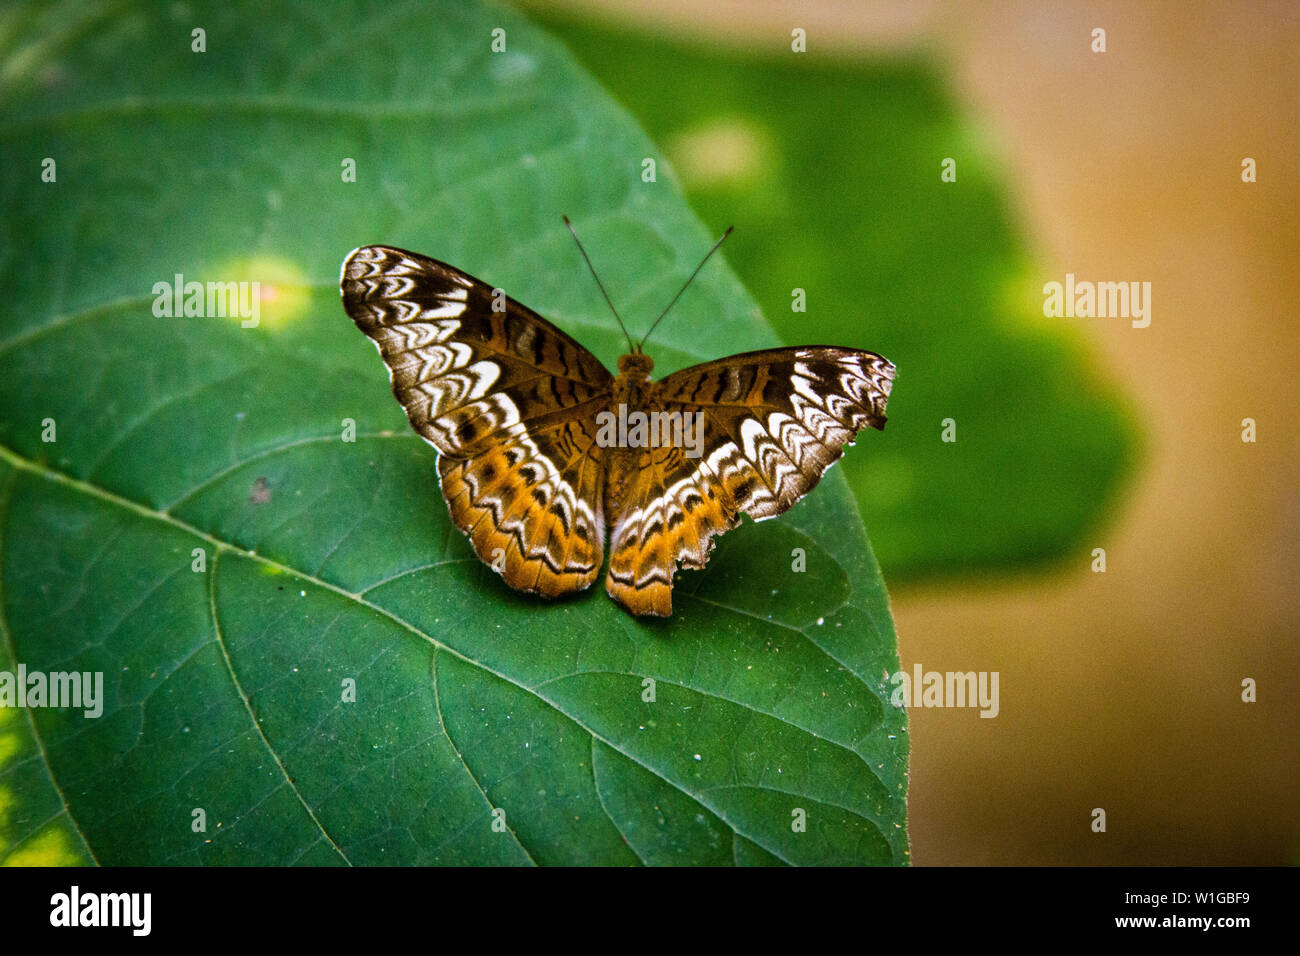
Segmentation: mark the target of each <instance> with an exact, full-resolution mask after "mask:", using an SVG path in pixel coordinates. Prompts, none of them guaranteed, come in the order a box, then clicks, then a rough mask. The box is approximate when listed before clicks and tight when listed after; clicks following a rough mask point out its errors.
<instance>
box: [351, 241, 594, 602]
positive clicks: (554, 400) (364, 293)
mask: <svg viewBox="0 0 1300 956" xmlns="http://www.w3.org/2000/svg"><path fill="white" fill-rule="evenodd" d="M340 286H341V290H342V294H343V304H344V308H345V309H346V310H347V312H348V314H349V315H350V316H351V317H352V319H353V320H354V321H355V322H356V324H357V326H358V327H359V328H360V329H361V331H363V332H364V333H365V334H366V335H367V336H368V337H369V338H370V339H371V341H373V342H374V343H375V345H376V346H377V347H378V349H379V353H380V355H381V356H382V358H383V360H384V363H385V364H386V365H387V366H388V369H389V374H390V377H391V379H392V386H393V394H394V395H395V396H396V397H397V400H398V402H400V403H401V405H402V407H403V408H404V409H405V411H406V414H407V417H408V419H409V420H410V422H411V427H412V428H414V429H415V431H416V433H417V434H419V435H420V436H421V437H423V438H424V439H425V440H426V441H428V442H429V443H430V444H431V445H433V446H434V447H435V448H436V449H437V450H438V452H439V462H438V470H439V476H440V482H441V485H442V491H443V496H444V497H445V498H446V500H447V505H448V508H449V510H450V512H451V516H452V519H453V521H455V523H456V525H457V526H458V527H459V528H460V529H461V530H462V531H464V532H465V534H466V535H468V536H469V538H470V540H471V542H472V543H473V545H474V549H475V551H476V552H477V553H478V555H479V557H480V558H482V560H483V561H484V562H486V563H487V564H489V565H491V566H492V567H493V568H494V569H496V570H497V571H499V572H500V573H501V574H502V576H503V577H504V578H505V580H506V583H508V584H509V585H510V586H511V587H514V588H517V589H519V590H524V591H532V592H535V593H539V594H543V595H545V596H546V597H558V596H560V595H562V594H566V593H570V592H572V591H576V590H580V589H582V588H585V587H588V586H590V585H591V583H592V582H593V581H594V580H595V578H596V576H597V575H598V574H599V571H600V565H601V562H602V559H603V554H604V535H605V526H604V515H603V507H602V504H603V494H604V478H605V466H604V461H603V450H602V449H601V448H599V447H598V446H597V444H596V442H595V433H596V428H595V424H594V423H595V417H596V413H597V412H599V411H600V410H602V409H604V408H607V407H608V405H609V395H610V387H611V383H612V381H613V377H612V376H611V375H610V374H609V372H608V371H606V369H605V368H604V366H603V365H601V364H600V362H599V360H597V359H596V358H595V356H593V355H592V354H591V353H590V352H588V351H587V350H586V349H585V348H583V347H582V346H581V345H580V344H579V343H578V342H577V341H575V340H574V339H572V338H571V337H570V336H568V335H566V334H565V333H564V332H562V331H560V330H559V329H557V328H556V327H555V326H553V325H551V324H550V323H548V322H547V321H546V320H544V319H542V318H541V317H540V316H538V315H537V314H536V313H534V312H532V311H531V310H530V309H527V308H526V307H524V306H522V305H520V304H519V303H517V302H515V301H514V300H513V299H509V298H506V297H504V296H502V295H500V293H499V292H498V291H497V290H494V289H492V288H491V287H490V286H488V285H487V284H486V283H483V282H480V281H479V280H477V279H475V278H473V277H472V276H469V275H467V274H466V273H464V272H461V271H460V270H458V269H455V268H453V267H451V266H448V265H446V264H445V263H441V262H437V261H436V260H433V259H429V258H426V257H424V256H421V255H417V254H415V253H410V252H405V251H403V250H400V249H394V248H390V247H387V246H364V247H362V248H360V249H357V250H356V251H355V252H353V253H352V254H351V255H350V256H349V257H348V258H347V260H346V261H345V262H344V264H343V272H342V277H341V280H340ZM494 306H496V308H494Z"/></svg>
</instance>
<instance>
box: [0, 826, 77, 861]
mask: <svg viewBox="0 0 1300 956" xmlns="http://www.w3.org/2000/svg"><path fill="white" fill-rule="evenodd" d="M3 850H4V847H0V852H3ZM83 862H84V861H83V860H82V859H81V858H80V856H79V855H78V854H76V853H74V852H73V850H72V844H71V841H70V840H69V839H68V831H67V830H66V829H64V828H63V827H62V825H61V824H59V823H51V824H50V825H49V826H47V827H46V828H45V830H44V832H42V833H40V834H38V835H37V836H35V837H33V838H32V839H31V840H29V841H27V843H26V844H25V845H24V846H22V847H21V848H19V849H17V850H15V851H14V852H13V853H11V854H10V855H9V856H7V857H5V860H4V863H3V864H0V865H3V866H77V865H79V864H81V863H83Z"/></svg>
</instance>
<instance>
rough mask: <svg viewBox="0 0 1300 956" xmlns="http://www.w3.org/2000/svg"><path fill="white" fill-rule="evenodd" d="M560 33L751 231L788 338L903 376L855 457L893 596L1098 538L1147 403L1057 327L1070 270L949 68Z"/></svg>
mask: <svg viewBox="0 0 1300 956" xmlns="http://www.w3.org/2000/svg"><path fill="white" fill-rule="evenodd" d="M538 15H539V16H540V17H541V18H542V22H543V23H546V24H547V25H549V26H550V27H551V28H552V30H553V31H554V32H556V33H557V34H558V35H560V36H562V37H564V40H565V42H566V43H567V44H568V45H569V46H570V48H572V49H573V50H574V52H575V53H576V54H578V56H579V57H580V59H581V60H582V61H583V62H584V63H585V64H586V65H587V66H589V67H590V68H591V69H592V71H593V72H594V73H595V74H596V76H597V77H599V78H600V79H601V81H602V82H604V83H605V84H606V85H607V86H608V87H609V89H610V90H611V91H612V92H613V93H614V94H615V95H616V96H618V98H619V99H620V100H621V101H622V102H623V103H625V104H626V105H627V106H628V107H629V109H631V110H632V112H633V113H634V115H636V117H637V118H638V119H639V120H641V122H643V123H644V124H645V126H646V129H647V130H648V131H649V133H650V135H651V136H652V137H654V139H655V140H656V142H658V143H660V144H662V145H663V147H664V150H663V156H661V161H662V159H663V158H666V159H668V160H670V161H671V164H672V165H671V168H672V169H673V170H675V171H676V173H677V174H678V176H680V179H681V181H682V183H683V188H684V189H685V192H686V196H687V198H688V199H689V200H690V202H691V205H692V207H694V208H695V209H697V210H698V211H699V212H700V214H701V215H702V216H703V217H704V219H705V221H707V222H709V223H710V224H711V225H712V226H713V228H714V230H715V232H716V231H718V230H721V229H723V228H725V227H726V226H727V225H730V224H732V223H735V224H736V226H737V230H736V234H735V235H734V236H732V238H731V239H729V240H728V243H727V254H728V258H729V260H730V261H731V262H732V263H733V264H734V265H735V268H736V271H737V272H738V273H739V275H740V277H741V279H742V280H743V281H744V282H745V284H746V286H747V287H748V288H749V289H750V290H751V291H752V292H753V293H754V296H755V298H757V300H758V301H759V303H760V304H761V305H762V307H763V311H764V314H765V315H766V316H767V317H768V318H769V319H770V320H771V322H772V323H773V325H774V326H775V327H776V330H777V332H778V333H779V334H780V336H781V338H782V340H784V341H786V342H789V343H791V344H797V343H810V342H813V341H817V342H822V341H825V342H830V343H835V344H839V345H847V346H853V347H858V348H866V349H871V350H873V351H877V352H880V353H881V354H882V355H886V356H888V357H889V358H890V359H891V360H892V361H893V362H894V363H895V364H896V365H897V366H898V368H899V374H898V382H897V387H896V388H895V392H894V396H893V398H892V400H891V402H890V409H889V410H890V426H889V429H888V430H887V431H886V433H885V434H884V435H883V436H882V437H881V440H879V441H875V442H871V443H870V447H869V448H867V449H861V450H858V451H857V453H854V454H849V455H848V456H846V457H845V460H844V471H845V474H846V476H847V477H848V480H849V483H850V485H851V487H852V488H853V492H854V495H855V496H856V498H857V501H858V504H859V506H860V507H861V510H862V514H863V516H864V518H865V519H866V522H867V526H868V527H869V528H870V529H871V537H872V543H873V544H874V546H875V548H876V551H877V553H878V554H879V556H880V561H881V564H882V565H883V566H884V568H885V569H886V571H887V572H888V573H889V575H890V579H891V580H894V581H897V580H916V579H925V578H936V577H953V576H956V577H961V578H969V577H970V576H971V575H972V574H979V575H990V574H997V573H999V572H1003V573H1005V572H1006V571H1008V570H1011V569H1016V568H1022V567H1030V566H1034V565H1041V564H1043V563H1045V562H1050V561H1052V560H1056V559H1060V558H1062V557H1063V556H1065V555H1068V554H1071V553H1077V552H1078V550H1079V548H1080V547H1081V546H1082V544H1083V542H1085V541H1088V540H1091V538H1090V537H1089V536H1090V535H1091V534H1093V532H1094V529H1095V528H1096V526H1097V524H1098V523H1099V522H1100V521H1101V520H1103V518H1104V516H1105V514H1106V512H1107V510H1108V506H1109V505H1111V504H1112V503H1113V502H1114V501H1115V499H1116V497H1117V495H1118V492H1119V490H1120V489H1121V488H1122V487H1123V486H1124V481H1125V479H1126V478H1127V477H1128V476H1129V475H1130V473H1131V472H1132V470H1133V468H1134V466H1135V462H1136V458H1137V454H1138V452H1137V447H1138V428H1137V425H1136V424H1135V419H1134V416H1133V414H1132V412H1131V402H1130V400H1129V399H1128V397H1127V396H1125V395H1124V394H1123V393H1122V392H1121V391H1120V389H1119V387H1118V386H1117V385H1116V384H1115V383H1114V381H1113V380H1112V378H1111V376H1110V375H1109V374H1107V372H1106V370H1105V369H1104V368H1103V367H1102V366H1101V363H1100V361H1099V359H1098V358H1097V357H1096V356H1095V355H1093V354H1091V351H1092V350H1091V348H1090V347H1089V346H1088V345H1087V344H1086V342H1085V340H1084V337H1083V333H1082V331H1081V330H1079V329H1076V328H1071V327H1070V326H1069V325H1068V324H1067V322H1066V320H1060V319H1045V318H1044V317H1043V313H1042V305H1043V296H1042V286H1043V283H1044V282H1045V281H1050V280H1053V279H1054V280H1057V281H1061V280H1063V279H1064V273H1065V271H1066V270H1065V268H1061V269H1060V270H1059V271H1055V270H1052V269H1050V268H1049V267H1047V266H1045V264H1044V263H1043V262H1042V261H1041V260H1038V259H1036V258H1035V256H1034V255H1033V254H1032V253H1031V252H1030V251H1028V250H1027V249H1026V247H1025V242H1024V240H1023V239H1021V237H1020V236H1019V234H1018V230H1019V226H1018V224H1017V223H1016V219H1015V214H1014V210H1015V206H1014V204H1013V202H1012V201H1011V200H1010V199H1008V196H1007V193H1008V182H1007V181H1008V178H1009V177H1008V174H1007V173H1006V172H1005V170H1004V164H1003V163H1002V162H1001V161H1000V160H999V159H998V158H997V156H996V154H994V153H992V152H991V151H990V149H989V144H988V141H987V139H986V137H985V136H984V135H983V134H982V133H981V131H980V130H979V129H978V127H975V126H973V123H972V120H971V119H969V118H968V117H966V116H964V115H963V113H962V111H961V110H960V109H959V107H958V106H957V104H956V102H955V97H954V96H953V94H952V93H951V92H950V91H949V90H948V89H947V86H946V83H945V80H944V72H945V70H944V67H943V66H942V65H941V64H936V63H934V62H933V61H932V60H931V59H930V58H929V57H928V56H924V55H920V54H916V53H908V54H899V55H892V56H883V57H882V56H876V57H869V58H862V59H848V58H845V57H843V56H840V57H831V56H827V55H824V54H823V55H818V54H817V53H815V52H813V50H814V49H815V47H816V38H812V39H811V40H810V52H808V53H807V54H802V55H801V54H793V53H791V52H790V41H789V37H788V35H787V36H785V37H784V38H783V37H782V36H780V35H777V36H770V37H769V40H768V42H767V43H766V45H763V44H761V43H758V42H754V43H750V44H748V45H746V46H744V47H732V46H728V45H722V44H719V43H717V42H712V41H710V40H709V39H707V38H706V39H696V40H695V41H693V42H692V41H689V40H687V39H686V38H682V39H678V38H676V37H672V38H669V37H657V36H654V35H649V34H646V33H643V32H638V33H632V32H627V31H624V30H619V29H615V28H612V27H605V26H599V25H595V24H592V23H589V22H580V21H577V20H575V19H573V17H572V16H571V15H566V14H563V13H556V12H553V11H551V10H547V11H541V10H539V11H538ZM666 63H671V64H672V69H664V68H663V64H666ZM649 75H653V76H654V77H655V80H654V82H653V83H647V82H645V77H646V76H649ZM656 155H658V154H656ZM950 157H951V158H953V159H955V160H956V181H955V182H944V181H943V180H942V178H941V176H940V173H941V163H942V162H943V160H944V159H945V158H950ZM665 168H667V167H665ZM795 288H799V289H802V290H804V293H805V296H806V299H805V305H806V308H807V311H806V312H795V311H793V310H792V301H793V300H792V295H791V293H792V290H793V289H795ZM1085 321H1098V322H1106V321H1116V320H1104V319H1102V320H1085ZM1134 334H1138V335H1140V334H1142V333H1134ZM946 419H952V420H953V421H954V422H955V423H956V437H957V440H956V441H955V442H944V441H941V440H940V438H941V431H942V427H943V425H942V423H943V422H944V421H945V420H946ZM1088 547H1091V545H1088Z"/></svg>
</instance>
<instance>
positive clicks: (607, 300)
mask: <svg viewBox="0 0 1300 956" xmlns="http://www.w3.org/2000/svg"><path fill="white" fill-rule="evenodd" d="M564 224H565V225H566V226H568V227H569V232H571V233H573V241H574V242H576V243H577V244H578V251H579V252H581V253H582V258H583V259H585V260H586V261H587V268H588V269H590V270H591V277H592V278H593V279H595V280H596V285H597V286H599V287H600V294H601V295H603V296H604V297H605V303H606V304H607V305H608V306H609V311H611V312H613V313H614V318H616V319H618V327H619V328H620V329H622V330H623V338H625V339H627V349H628V351H629V352H635V351H636V350H637V347H636V346H635V345H633V344H632V336H630V335H628V334H627V326H626V325H624V324H623V317H622V316H621V315H619V314H618V309H616V308H614V303H613V302H611V301H610V298H609V293H608V292H606V291H605V283H603V282H601V281H600V276H598V275H596V267H595V266H593V265H592V264H591V257H590V256H588V255H587V250H586V249H584V248H582V240H581V239H579V238H578V233H577V231H576V230H574V228H573V223H571V222H569V217H568V216H565V217H564Z"/></svg>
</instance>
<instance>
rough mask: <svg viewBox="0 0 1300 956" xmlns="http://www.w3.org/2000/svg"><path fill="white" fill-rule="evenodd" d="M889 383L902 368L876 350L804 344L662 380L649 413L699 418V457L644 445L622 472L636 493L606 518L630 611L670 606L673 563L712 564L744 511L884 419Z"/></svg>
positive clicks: (790, 491)
mask: <svg viewBox="0 0 1300 956" xmlns="http://www.w3.org/2000/svg"><path fill="white" fill-rule="evenodd" d="M893 380H894V366H893V365H892V364H891V363H890V362H889V361H887V360H886V359H884V358H882V357H881V356H879V355H876V354H875V353H874V352H864V351H858V350H855V349H843V348H837V347H832V346H805V347H802V348H789V349H767V350H764V351H760V352H750V353H746V354H743V355H736V356H732V357H730V358H725V359H720V360H718V361H715V362H707V363H705V364H703V365H696V366H693V367H691V368H688V369H683V370H682V371H680V372H675V373H673V374H672V375H669V376H668V377H667V378H665V379H663V380H662V381H661V382H658V383H657V385H656V388H655V389H654V391H653V397H652V398H651V400H650V404H651V405H652V406H653V407H652V408H649V409H647V411H649V412H654V411H660V412H669V413H676V414H678V415H683V416H695V415H698V416H701V417H700V421H701V422H702V428H703V434H702V441H701V442H700V446H699V448H698V451H699V455H698V457H691V456H690V455H688V454H687V452H686V449H683V448H682V447H676V446H675V447H667V448H654V449H645V450H644V451H642V453H641V455H640V458H639V460H638V462H637V467H636V468H635V469H634V470H632V473H631V474H630V475H628V476H625V479H626V480H627V481H628V484H629V489H628V492H627V493H626V494H625V495H623V496H622V500H621V503H620V508H619V511H618V513H616V514H611V515H610V516H609V518H610V521H611V522H612V524H613V530H612V532H611V541H610V560H609V573H608V575H607V577H606V589H607V590H608V592H609V594H610V596H611V597H613V598H614V599H615V600H616V601H618V602H619V603H620V604H622V605H623V606H624V607H625V608H627V609H628V610H630V611H632V612H633V613H634V614H654V615H661V616H663V615H668V614H671V613H672V578H673V573H674V571H675V570H676V569H677V567H678V566H679V565H681V566H683V567H688V568H702V567H704V565H705V564H706V563H707V561H708V557H709V552H710V551H711V550H712V547H713V544H712V540H711V539H712V538H713V537H714V536H715V535H717V534H721V533H722V532H724V531H727V530H728V529H730V528H733V527H735V526H736V524H737V523H738V522H739V520H740V517H739V516H740V514H741V513H744V514H748V515H749V516H750V517H752V518H754V519H756V520H762V519H764V518H770V517H773V516H775V515H778V514H781V513H782V512H784V511H786V510H787V509H788V508H790V507H791V506H792V505H793V504H794V503H795V502H797V501H798V500H799V499H800V498H802V497H803V496H804V495H806V494H807V493H808V492H809V491H811V490H812V488H813V487H814V486H815V485H816V484H817V482H818V481H820V480H821V477H822V475H823V474H825V473H826V469H828V468H829V467H830V466H831V465H832V464H834V462H835V461H837V460H838V459H839V458H840V456H841V455H842V454H843V453H844V446H845V445H846V444H851V443H852V442H853V440H854V437H855V436H856V434H857V432H858V431H860V430H862V429H863V428H867V427H872V428H883V427H884V425H885V406H886V403H887V402H888V400H889V391H890V388H891V387H892V385H893ZM686 420H688V421H693V420H694V419H691V418H688V419H686ZM614 480H615V481H617V480H619V478H618V476H615V478H614Z"/></svg>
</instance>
